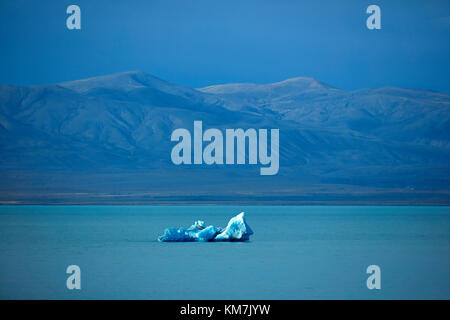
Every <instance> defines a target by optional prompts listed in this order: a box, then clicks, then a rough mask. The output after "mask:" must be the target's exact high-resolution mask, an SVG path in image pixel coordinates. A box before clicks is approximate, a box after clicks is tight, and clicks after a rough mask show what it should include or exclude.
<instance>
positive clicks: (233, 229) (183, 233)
mask: <svg viewBox="0 0 450 320" xmlns="http://www.w3.org/2000/svg"><path fill="white" fill-rule="evenodd" d="M252 234H253V231H252V229H251V228H250V226H249V225H248V224H247V222H246V221H245V214H244V212H241V213H239V214H238V215H237V216H235V217H233V218H231V219H230V221H229V222H228V224H227V226H226V227H225V228H220V227H214V226H208V227H205V222H203V221H201V220H198V221H195V222H194V224H193V225H192V226H190V227H189V228H187V229H185V228H168V229H166V230H164V234H163V235H162V236H160V237H159V238H158V241H161V242H165V241H178V242H186V241H247V240H249V239H250V236H251V235H252Z"/></svg>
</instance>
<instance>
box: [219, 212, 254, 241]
mask: <svg viewBox="0 0 450 320" xmlns="http://www.w3.org/2000/svg"><path fill="white" fill-rule="evenodd" d="M252 234H253V230H252V229H251V228H250V226H249V225H248V224H247V223H246V221H245V214H244V212H241V213H239V214H238V215H237V216H235V217H233V218H231V220H230V221H229V222H228V225H227V227H226V228H225V230H223V231H222V232H221V233H220V234H218V235H217V236H216V237H215V238H214V240H215V241H246V240H249V239H250V236H251V235H252Z"/></svg>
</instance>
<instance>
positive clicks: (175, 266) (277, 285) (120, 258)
mask: <svg viewBox="0 0 450 320" xmlns="http://www.w3.org/2000/svg"><path fill="white" fill-rule="evenodd" d="M240 211H245V212H246V213H247V222H248V223H249V225H250V226H251V227H252V229H253V231H254V232H255V234H254V236H252V238H251V241H250V242H247V243H159V242H157V241H156V238H157V237H158V236H159V235H160V234H162V232H163V230H164V228H166V227H175V226H186V227H187V226H189V225H191V224H192V222H193V221H194V220H196V219H202V220H205V222H206V223H207V224H214V225H218V226H225V225H226V223H227V222H228V219H229V218H230V217H231V216H233V215H235V214H237V213H239V212H240ZM0 257H1V262H0V298H3V299H5V298H7V299H10V298H11V299H18V298H19V299H22V298H25V299H431V298H436V299H450V276H449V270H450V207H371V206H361V207H357V206H349V207H346V206H0ZM72 264H76V265H78V266H80V268H81V286H82V289H81V290H68V289H67V288H66V278H67V277H68V275H67V274H66V268H67V266H68V265H72ZM372 264H376V265H379V266H380V268H381V290H368V289H367V287H366V279H367V277H368V275H367V274H366V268H367V266H369V265H372Z"/></svg>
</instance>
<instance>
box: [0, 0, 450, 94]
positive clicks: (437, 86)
mask: <svg viewBox="0 0 450 320" xmlns="http://www.w3.org/2000/svg"><path fill="white" fill-rule="evenodd" d="M70 4H77V5H79V6H80V7H81V11H82V12H81V14H82V30H75V31H70V30H68V29H67V28H66V18H67V14H66V8H67V6H68V5H70ZM370 4H377V5H379V6H380V7H381V15H382V29H381V30H374V31H371V30H368V29H367V28H366V23H365V21H366V18H367V16H368V15H367V14H366V13H365V11H366V8H367V6H368V5H370ZM449 35H450V1H448V0H444V1H430V0H428V1H425V0H421V1H413V0H408V1H399V0H390V1H372V0H370V1H345V0H340V1H336V0H333V1H318V0H315V1H313V0H311V1H301V0H296V1H292V0H291V1H286V0H271V1H265V0H226V1H225V0H221V1H217V0H179V1H178V0H177V1H175V0H157V1H155V0H145V1H130V0H128V1H119V0H116V1H114V0H105V1H103V0H101V1H100V0H87V1H85V0H71V1H66V0H59V1H42V0H41V1H31V0H28V1H22V0H1V1H0V39H1V50H0V83H8V84H20V85H29V84H42V83H54V82H60V81H66V80H74V79H80V78H86V77H90V76H96V75H102V74H109V73H115V72H121V71H129V70H142V71H145V72H148V73H150V74H153V75H156V76H158V77H161V78H163V79H166V80H168V81H171V82H175V83H178V84H182V85H186V86H190V87H199V86H206V85H211V84H218V83H227V82H256V83H268V82H275V81H279V80H283V79H286V78H290V77H296V76H310V77H314V78H317V79H319V80H321V81H324V82H326V83H329V84H331V85H333V86H336V87H339V88H344V89H357V88H363V87H381V86H399V87H413V88H427V89H433V90H439V91H445V92H450V80H449V74H450V42H449V38H450V37H449Z"/></svg>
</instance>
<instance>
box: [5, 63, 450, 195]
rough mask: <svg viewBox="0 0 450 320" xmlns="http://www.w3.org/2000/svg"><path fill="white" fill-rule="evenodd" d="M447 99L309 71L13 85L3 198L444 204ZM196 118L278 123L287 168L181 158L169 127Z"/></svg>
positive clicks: (219, 123)
mask: <svg viewBox="0 0 450 320" xmlns="http://www.w3.org/2000/svg"><path fill="white" fill-rule="evenodd" d="M449 108H450V96H449V95H448V94H444V93H439V92H432V91H427V90H413V89H401V88H380V89H361V90H356V91H344V90H340V89H336V88H333V87H331V86H329V85H326V84H323V83H321V82H319V81H317V80H315V79H311V78H303V77H300V78H294V79H288V80H285V81H281V82H277V83H273V84H267V85H257V84H228V85H217V86H210V87H206V88H201V89H198V90H196V89H191V88H187V87H183V86H179V85H175V84H171V83H169V82H166V81H164V80H161V79H158V78H156V77H153V76H151V75H148V74H146V73H143V72H139V71H135V72H126V73H119V74H114V75H108V76H101V77H95V78H90V79H84V80H76V81H71V82H65V83H60V84H54V85H43V86H33V87H16V86H10V85H1V86H0V149H1V153H2V158H1V160H0V174H1V175H2V179H1V180H2V181H1V183H0V200H2V201H22V202H38V203H41V202H67V201H75V202H77V201H80V202H89V201H91V202H95V203H97V202H102V201H103V202H104V201H112V200H111V199H114V201H128V202H129V201H136V202H145V201H150V202H152V201H156V200H155V199H161V197H162V198H164V199H166V200H165V201H194V200H195V201H212V202H215V201H226V200H234V201H250V200H251V201H257V202H258V201H259V202H260V201H272V202H273V201H282V202H283V201H284V202H286V201H287V202H289V201H294V202H297V201H300V202H303V201H306V202H314V201H343V202H346V201H347V202H348V201H350V202H352V201H364V202H367V201H375V202H377V203H378V202H381V203H383V201H384V202H386V201H388V200H386V199H390V200H389V201H391V202H392V201H393V202H395V201H400V202H401V201H406V202H408V201H409V202H410V201H416V200H417V201H419V202H420V201H425V200H423V197H425V198H426V199H428V200H427V201H431V202H432V203H446V202H447V201H448V200H449V196H448V193H449V192H448V191H447V190H450V180H449V178H448V177H449V173H450V165H449V163H450V162H449V159H450V109H449ZM194 120H202V121H203V126H204V129H207V128H211V127H213V128H219V129H222V130H224V129H226V128H244V129H248V128H256V129H258V128H268V129H270V128H279V129H280V171H279V173H278V175H276V176H271V177H261V176H259V167H260V165H256V166H248V165H244V166H206V165H202V166H199V165H196V166H175V165H174V164H173V163H172V162H171V160H170V152H171V149H172V147H173V146H174V143H173V142H171V141H170V134H171V133H172V131H173V130H175V129H176V128H180V127H181V128H187V129H189V130H191V132H192V128H193V121H194ZM80 194H83V195H84V196H79V195H80ZM113 194H114V195H115V196H113ZM380 194H381V195H382V196H380ZM137 195H139V196H137ZM361 195H363V196H362V198H361ZM80 197H81V198H80ZM155 197H156V198H155ZM158 197H160V198H158ZM317 197H319V198H317ZM77 199H78V200H77ZM124 199H125V200H124ZM280 199H284V200H280ZM317 199H319V200H317ZM358 199H363V200H358ZM421 199H422V200H421ZM430 199H432V200H430ZM409 202H408V203H409Z"/></svg>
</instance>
